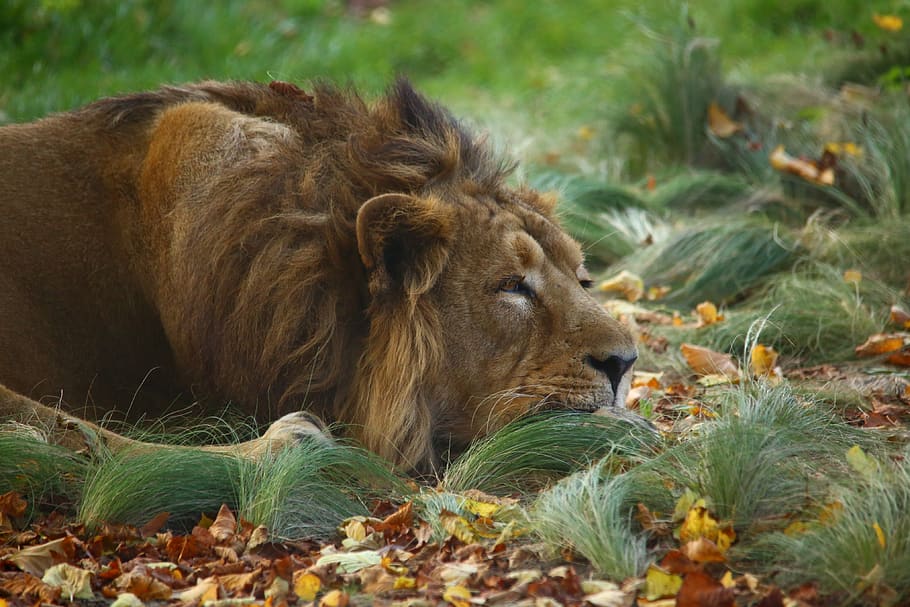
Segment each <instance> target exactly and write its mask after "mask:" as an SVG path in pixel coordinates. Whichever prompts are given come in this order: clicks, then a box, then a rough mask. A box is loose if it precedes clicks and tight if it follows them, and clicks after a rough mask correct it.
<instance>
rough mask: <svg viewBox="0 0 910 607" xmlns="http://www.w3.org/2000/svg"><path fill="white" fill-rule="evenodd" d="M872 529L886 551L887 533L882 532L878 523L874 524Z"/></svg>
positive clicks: (879, 543)
mask: <svg viewBox="0 0 910 607" xmlns="http://www.w3.org/2000/svg"><path fill="white" fill-rule="evenodd" d="M872 529H873V530H874V531H875V538H876V539H877V540H878V545H879V546H881V547H882V549H884V548H885V546H886V544H887V542H886V541H885V532H884V531H882V528H881V526H880V525H879V524H878V523H872Z"/></svg>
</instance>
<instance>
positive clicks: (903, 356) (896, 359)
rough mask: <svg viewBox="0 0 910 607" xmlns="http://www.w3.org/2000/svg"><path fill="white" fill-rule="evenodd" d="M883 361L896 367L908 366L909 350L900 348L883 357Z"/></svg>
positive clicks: (909, 365) (909, 363) (909, 362)
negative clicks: (898, 350)
mask: <svg viewBox="0 0 910 607" xmlns="http://www.w3.org/2000/svg"><path fill="white" fill-rule="evenodd" d="M885 362H887V363H889V364H892V365H897V366H898V367H910V351H908V350H901V351H900V352H894V353H893V354H890V355H889V356H888V358H886V359H885Z"/></svg>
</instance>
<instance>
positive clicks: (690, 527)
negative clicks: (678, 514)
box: [679, 499, 719, 542]
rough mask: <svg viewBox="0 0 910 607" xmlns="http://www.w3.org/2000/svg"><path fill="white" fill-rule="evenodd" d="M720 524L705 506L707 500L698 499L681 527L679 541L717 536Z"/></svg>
mask: <svg viewBox="0 0 910 607" xmlns="http://www.w3.org/2000/svg"><path fill="white" fill-rule="evenodd" d="M718 529H719V526H718V524H717V520H716V519H715V518H714V517H713V516H711V514H710V513H709V512H708V509H707V508H706V507H705V500H703V499H700V500H697V501H696V502H695V503H694V504H692V507H691V508H689V511H688V512H687V513H686V518H685V520H684V521H683V523H682V525H681V526H680V528H679V541H681V542H691V541H692V540H697V539H698V538H701V537H706V538H708V539H711V538H716V537H717V530H718Z"/></svg>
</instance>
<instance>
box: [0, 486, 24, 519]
mask: <svg viewBox="0 0 910 607" xmlns="http://www.w3.org/2000/svg"><path fill="white" fill-rule="evenodd" d="M27 507H28V502H26V501H25V500H24V499H22V496H21V495H19V494H18V493H17V492H15V491H7V492H6V493H4V494H3V495H0V514H5V515H7V516H17V517H18V516H22V515H23V514H25V509H26V508H27Z"/></svg>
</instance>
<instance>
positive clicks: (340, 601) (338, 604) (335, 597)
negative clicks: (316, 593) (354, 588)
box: [319, 590, 350, 607]
mask: <svg viewBox="0 0 910 607" xmlns="http://www.w3.org/2000/svg"><path fill="white" fill-rule="evenodd" d="M349 601H350V598H349V597H348V594H347V593H346V592H344V591H343V590H330V591H329V592H327V593H326V595H325V596H324V597H322V600H321V601H319V607H347V605H348V602H349Z"/></svg>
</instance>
